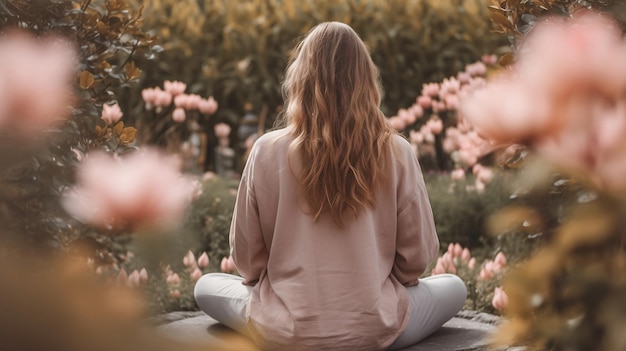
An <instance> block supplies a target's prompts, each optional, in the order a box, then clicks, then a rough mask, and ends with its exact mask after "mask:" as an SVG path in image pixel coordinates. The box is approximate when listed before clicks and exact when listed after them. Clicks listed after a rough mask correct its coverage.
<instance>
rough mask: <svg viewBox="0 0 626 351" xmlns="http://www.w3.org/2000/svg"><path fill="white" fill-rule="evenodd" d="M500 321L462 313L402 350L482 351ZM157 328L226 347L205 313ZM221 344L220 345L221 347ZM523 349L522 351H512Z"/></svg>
mask: <svg viewBox="0 0 626 351" xmlns="http://www.w3.org/2000/svg"><path fill="white" fill-rule="evenodd" d="M498 320H499V318H498V317H496V316H493V315H490V314H485V313H477V312H473V311H461V312H460V313H459V314H458V315H457V316H456V317H455V318H453V319H451V320H450V321H448V322H447V323H446V324H445V325H444V326H443V327H442V328H440V329H439V330H438V331H436V332H435V333H434V334H433V335H431V336H429V337H428V338H427V339H425V340H423V341H422V342H420V343H419V344H417V345H413V346H410V347H407V348H405V349H403V351H427V350H428V351H433V350H436V351H483V350H487V348H486V346H485V345H486V343H487V338H488V337H489V334H490V333H492V332H493V331H495V329H496V326H495V324H496V323H497V322H498ZM155 323H156V324H158V327H157V328H158V329H159V330H160V331H161V332H163V333H165V335H168V336H169V337H172V338H174V339H176V340H177V341H185V342H197V343H210V344H211V345H214V346H216V347H218V348H219V347H220V346H221V345H223V346H225V344H224V343H225V339H227V336H228V330H229V329H228V328H226V327H224V326H222V325H221V324H219V323H217V322H216V321H215V320H214V319H212V318H211V317H209V316H207V315H206V314H204V313H203V312H172V313H169V314H166V315H162V316H159V317H158V318H157V319H156V320H155ZM220 344H221V345H220ZM509 350H510V351H513V350H521V349H509Z"/></svg>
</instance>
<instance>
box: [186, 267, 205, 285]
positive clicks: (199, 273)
mask: <svg viewBox="0 0 626 351" xmlns="http://www.w3.org/2000/svg"><path fill="white" fill-rule="evenodd" d="M189 277H190V278H191V280H193V281H194V282H195V281H198V279H200V278H201V277H202V271H201V270H200V268H198V267H196V268H195V269H194V270H193V271H192V272H191V273H190V274H189Z"/></svg>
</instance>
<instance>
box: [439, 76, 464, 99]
mask: <svg viewBox="0 0 626 351" xmlns="http://www.w3.org/2000/svg"><path fill="white" fill-rule="evenodd" d="M460 90H461V82H459V81H458V80H457V79H456V78H455V77H450V78H444V79H443V82H441V89H440V91H439V97H440V98H443V97H444V96H446V95H449V94H456V93H458V92H459V91H460Z"/></svg>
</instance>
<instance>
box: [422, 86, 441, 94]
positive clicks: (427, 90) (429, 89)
mask: <svg viewBox="0 0 626 351" xmlns="http://www.w3.org/2000/svg"><path fill="white" fill-rule="evenodd" d="M422 95H424V96H430V97H435V96H438V95H439V84H438V83H426V84H423V85H422Z"/></svg>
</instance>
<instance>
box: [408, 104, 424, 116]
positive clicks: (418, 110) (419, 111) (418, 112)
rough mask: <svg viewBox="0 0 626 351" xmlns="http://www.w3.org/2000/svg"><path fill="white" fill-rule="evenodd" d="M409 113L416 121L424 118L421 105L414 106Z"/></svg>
mask: <svg viewBox="0 0 626 351" xmlns="http://www.w3.org/2000/svg"><path fill="white" fill-rule="evenodd" d="M409 112H410V113H412V114H413V115H414V116H415V118H416V119H419V118H422V117H423V116H424V109H423V108H422V106H420V105H419V104H413V105H412V106H411V107H410V108H409Z"/></svg>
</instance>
